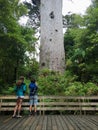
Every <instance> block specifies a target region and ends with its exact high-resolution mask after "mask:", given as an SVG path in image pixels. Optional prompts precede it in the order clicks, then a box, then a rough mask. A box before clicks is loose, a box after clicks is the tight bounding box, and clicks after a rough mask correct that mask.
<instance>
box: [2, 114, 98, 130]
mask: <svg viewBox="0 0 98 130" xmlns="http://www.w3.org/2000/svg"><path fill="white" fill-rule="evenodd" d="M0 130H98V116H97V115H96V116H94V115H93V116H92V115H86V116H78V115H44V116H43V115H41V116H39V115H38V116H30V117H29V116H23V117H22V118H12V117H10V116H0Z"/></svg>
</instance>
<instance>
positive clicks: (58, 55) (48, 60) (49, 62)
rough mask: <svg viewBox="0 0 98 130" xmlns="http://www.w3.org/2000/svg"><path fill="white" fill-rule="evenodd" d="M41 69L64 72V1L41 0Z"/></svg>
mask: <svg viewBox="0 0 98 130" xmlns="http://www.w3.org/2000/svg"><path fill="white" fill-rule="evenodd" d="M40 65H41V68H48V69H50V70H54V71H59V72H64V69H65V54H64V45H63V26H62V0H60V1H59V0H49V1H47V0H41V47H40Z"/></svg>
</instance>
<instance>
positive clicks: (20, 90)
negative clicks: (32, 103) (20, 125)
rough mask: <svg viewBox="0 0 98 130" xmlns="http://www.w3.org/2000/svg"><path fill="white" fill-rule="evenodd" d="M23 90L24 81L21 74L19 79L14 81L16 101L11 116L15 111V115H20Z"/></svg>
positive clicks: (24, 88)
mask: <svg viewBox="0 0 98 130" xmlns="http://www.w3.org/2000/svg"><path fill="white" fill-rule="evenodd" d="M25 91H26V84H25V83H24V77H23V76H21V77H20V79H19V80H18V81H17V82H16V86H15V92H16V96H17V102H16V106H15V108H14V113H13V116H12V117H13V118H14V117H16V112H18V115H17V117H22V116H21V115H20V112H21V105H22V101H23V99H24V93H25Z"/></svg>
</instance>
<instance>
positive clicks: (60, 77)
mask: <svg viewBox="0 0 98 130" xmlns="http://www.w3.org/2000/svg"><path fill="white" fill-rule="evenodd" d="M75 79H76V76H72V75H71V74H70V72H66V73H65V74H59V73H57V72H54V71H50V70H47V69H45V70H42V71H41V72H40V73H39V78H38V86H39V94H40V95H65V90H66V88H67V87H68V86H69V85H70V83H71V82H73V81H74V80H75Z"/></svg>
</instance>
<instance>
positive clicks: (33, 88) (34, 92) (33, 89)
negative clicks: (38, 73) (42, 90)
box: [29, 82, 38, 96]
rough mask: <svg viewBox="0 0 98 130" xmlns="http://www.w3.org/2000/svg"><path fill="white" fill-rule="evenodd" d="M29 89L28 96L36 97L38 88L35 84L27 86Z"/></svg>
mask: <svg viewBox="0 0 98 130" xmlns="http://www.w3.org/2000/svg"><path fill="white" fill-rule="evenodd" d="M29 89H30V94H29V95H30V96H34V95H37V90H38V87H37V85H36V84H35V83H32V82H31V83H30V84H29Z"/></svg>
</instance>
